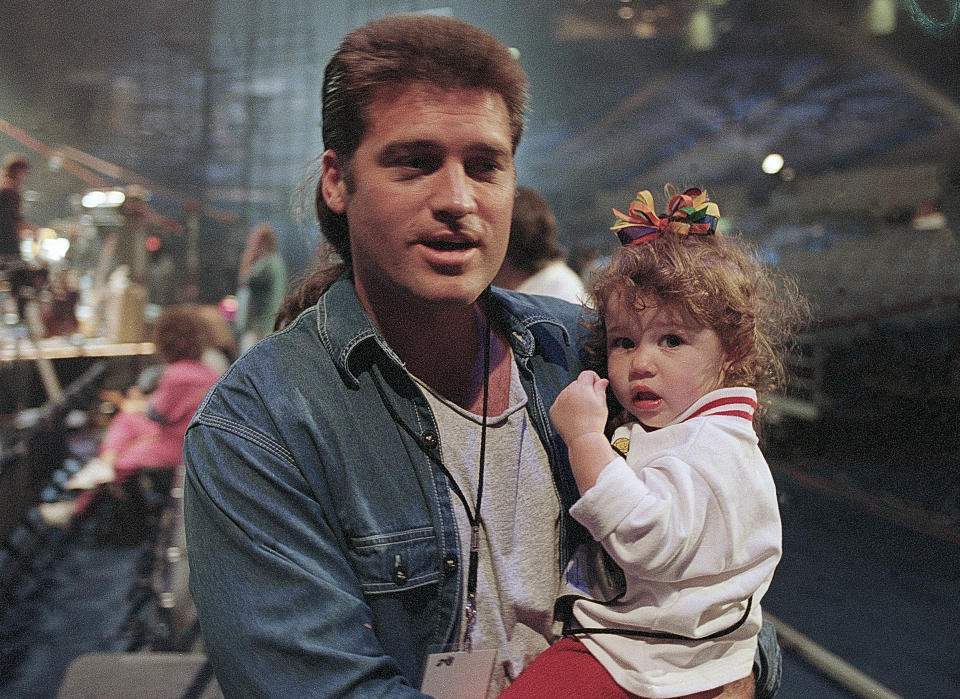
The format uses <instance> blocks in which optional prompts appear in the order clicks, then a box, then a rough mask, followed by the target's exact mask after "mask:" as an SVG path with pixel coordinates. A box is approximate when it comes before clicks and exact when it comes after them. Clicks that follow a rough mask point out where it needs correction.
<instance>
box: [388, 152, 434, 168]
mask: <svg viewBox="0 0 960 699" xmlns="http://www.w3.org/2000/svg"><path fill="white" fill-rule="evenodd" d="M439 164H440V160H439V158H436V157H433V156H430V155H404V156H401V157H398V158H397V159H396V160H395V161H394V165H396V166H397V167H402V168H406V169H408V170H418V171H421V172H433V171H434V170H436V169H437V168H438V167H439Z"/></svg>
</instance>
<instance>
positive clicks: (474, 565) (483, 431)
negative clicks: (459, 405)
mask: <svg viewBox="0 0 960 699" xmlns="http://www.w3.org/2000/svg"><path fill="white" fill-rule="evenodd" d="M480 298H481V299H482V301H483V315H484V320H483V421H482V422H481V423H480V456H479V461H480V463H479V465H478V466H477V498H476V501H475V503H474V506H473V508H472V509H471V507H470V503H469V502H468V501H467V497H466V495H464V494H463V490H461V489H460V485H459V484H458V483H457V481H456V479H455V478H454V477H453V474H451V473H450V471H449V470H448V469H447V467H446V466H445V465H444V464H443V461H442V460H441V459H440V458H439V457H437V456H436V455H435V452H434V449H433V448H432V447H434V446H435V445H433V444H427V443H425V441H424V440H423V438H422V437H421V436H420V435H419V434H417V433H416V431H415V430H414V429H413V428H412V427H410V425H408V424H407V423H406V422H405V421H404V420H403V419H402V418H401V417H400V415H399V414H397V411H396V409H395V408H394V407H393V404H392V403H391V402H390V400H389V399H388V398H387V395H386V392H385V391H384V390H383V387H382V386H381V385H380V380H379V378H378V377H377V375H376V373H375V372H371V376H372V377H373V384H374V386H376V388H377V392H378V393H379V394H380V399H381V400H382V401H383V404H384V406H385V407H386V408H387V412H389V413H390V416H391V417H392V418H393V420H394V422H396V423H397V424H398V425H400V426H401V427H403V429H404V430H405V431H406V432H407V434H409V435H410V436H411V437H413V439H414V441H416V443H417V444H418V445H420V448H421V449H423V451H424V452H426V454H427V455H428V456H429V457H430V458H431V459H432V460H433V462H434V463H436V464H437V466H438V467H439V468H440V470H441V471H443V474H444V475H445V476H446V477H447V480H448V481H449V482H450V488H451V489H452V490H453V492H454V494H455V495H456V496H457V498H458V499H459V500H460V502H461V503H463V509H464V510H465V511H466V513H467V521H468V522H469V523H470V558H469V565H468V567H467V603H466V606H465V607H464V615H465V617H466V619H465V621H466V624H465V626H466V628H465V629H464V633H463V648H464V650H467V651H470V650H472V649H473V629H474V627H475V626H476V623H477V570H478V568H479V566H480V527H481V525H482V523H483V518H482V516H481V515H480V505H481V504H482V502H483V471H484V465H485V463H486V451H487V405H488V401H489V393H490V336H491V335H492V331H491V329H490V287H487V288H486V289H485V290H484V291H483V293H482V294H481V295H480Z"/></svg>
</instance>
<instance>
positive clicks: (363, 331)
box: [317, 276, 570, 388]
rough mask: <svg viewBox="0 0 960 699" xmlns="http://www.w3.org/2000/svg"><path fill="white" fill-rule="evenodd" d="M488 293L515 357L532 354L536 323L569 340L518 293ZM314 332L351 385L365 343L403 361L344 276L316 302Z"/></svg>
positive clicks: (355, 379)
mask: <svg viewBox="0 0 960 699" xmlns="http://www.w3.org/2000/svg"><path fill="white" fill-rule="evenodd" d="M491 292H492V294H491V298H492V300H493V306H492V308H493V315H494V316H495V317H496V318H497V319H498V321H499V322H500V323H501V324H502V325H501V326H502V328H503V330H504V331H505V333H506V336H507V339H508V341H509V342H510V345H511V348H512V349H513V351H514V352H515V353H516V354H517V356H518V357H531V356H533V354H534V352H535V351H536V343H537V340H536V336H535V334H534V332H533V329H534V327H535V326H536V325H537V324H539V323H547V324H550V325H553V326H556V327H558V328H559V329H560V330H561V331H562V333H563V337H564V340H565V342H566V343H567V344H569V343H570V336H569V333H568V332H567V329H566V327H564V325H563V324H562V323H560V322H558V321H557V320H556V319H555V318H554V317H553V316H551V315H549V314H548V313H546V312H544V311H543V310H541V309H539V308H537V307H536V306H533V305H531V304H530V303H528V302H527V301H525V300H524V297H523V296H522V295H518V294H515V293H513V292H510V291H506V290H504V289H498V288H496V287H492V289H491ZM328 309H336V311H335V312H332V311H328ZM317 331H318V332H319V334H320V341H321V342H322V343H323V345H324V347H325V348H326V349H327V350H328V351H329V352H330V356H331V357H333V358H334V362H335V364H336V366H337V370H338V371H339V372H340V375H341V376H342V377H343V380H344V381H345V382H347V384H348V385H349V386H351V387H354V388H355V387H357V386H358V385H359V378H358V376H359V374H360V373H361V372H362V370H363V367H361V366H359V365H358V362H359V361H362V360H361V359H359V358H360V357H361V356H369V355H364V353H357V352H356V350H357V349H358V348H359V347H362V346H364V345H366V344H369V343H373V344H374V345H376V346H377V347H378V348H379V349H380V351H381V352H383V353H384V354H385V355H386V356H387V357H388V358H389V359H390V360H391V361H392V362H395V363H396V364H398V365H400V366H403V362H402V361H401V360H400V358H399V357H398V356H397V355H396V353H394V351H393V350H392V349H391V348H390V346H389V345H388V344H387V341H386V339H385V338H384V337H383V335H381V334H380V331H379V330H378V329H377V327H376V326H375V325H374V324H373V321H372V320H371V319H370V316H368V315H367V312H366V310H365V309H364V308H363V305H362V304H361V303H360V299H359V298H358V297H357V294H356V290H355V289H354V286H353V282H352V281H351V280H350V279H349V278H348V277H346V276H343V277H340V278H339V279H338V280H337V281H336V282H334V283H333V285H332V286H331V287H330V288H329V289H328V290H327V291H326V293H324V294H323V296H321V297H320V300H319V301H318V302H317Z"/></svg>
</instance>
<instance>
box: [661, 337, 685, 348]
mask: <svg viewBox="0 0 960 699" xmlns="http://www.w3.org/2000/svg"><path fill="white" fill-rule="evenodd" d="M660 344H661V345H663V346H664V347H679V346H680V345H682V344H683V338H682V337H680V336H679V335H664V336H663V337H661V338H660Z"/></svg>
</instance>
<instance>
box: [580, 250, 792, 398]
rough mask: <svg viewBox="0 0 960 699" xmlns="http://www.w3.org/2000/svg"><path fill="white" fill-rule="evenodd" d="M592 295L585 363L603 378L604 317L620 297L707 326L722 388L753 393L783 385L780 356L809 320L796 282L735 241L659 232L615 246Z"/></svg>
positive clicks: (641, 306) (790, 346) (604, 356)
mask: <svg viewBox="0 0 960 699" xmlns="http://www.w3.org/2000/svg"><path fill="white" fill-rule="evenodd" d="M590 296H591V300H592V305H593V307H594V310H595V311H596V319H595V321H594V322H592V323H590V324H589V327H590V329H591V331H592V338H591V339H590V340H589V341H588V343H587V350H588V352H589V354H590V357H591V359H590V361H591V362H592V363H593V364H594V367H593V368H594V369H596V370H597V373H599V374H600V375H601V376H606V360H607V357H606V328H605V319H606V317H607V309H608V307H609V304H610V303H612V302H614V301H615V300H616V301H619V300H621V299H622V301H623V302H625V303H628V304H632V305H633V306H634V307H636V308H637V309H638V310H639V309H642V308H644V304H645V302H646V303H649V302H650V301H651V299H654V300H656V302H657V303H662V304H664V305H666V306H667V307H669V308H674V309H677V310H679V311H682V312H683V313H686V314H687V315H689V317H690V318H692V319H693V320H694V321H695V322H697V323H699V324H701V325H703V326H705V327H708V328H712V329H713V330H714V331H715V332H716V333H717V334H718V335H719V336H720V342H721V344H722V346H723V348H724V350H725V351H726V353H727V356H728V358H729V359H730V362H731V365H730V369H729V370H728V371H727V372H726V373H725V376H724V386H746V387H748V388H753V389H755V390H756V391H757V392H758V393H761V392H765V391H771V390H774V389H777V388H780V387H781V386H782V385H783V383H784V368H783V355H784V354H785V353H786V351H787V350H789V349H791V348H792V347H793V343H794V339H795V333H796V331H798V330H800V329H801V328H802V327H804V326H805V325H806V324H807V323H808V322H809V320H810V309H809V305H808V304H807V302H806V300H805V299H804V298H803V297H802V296H801V295H800V293H799V291H798V289H797V286H796V283H795V282H794V281H793V280H792V279H791V278H789V277H788V276H787V275H784V274H781V273H777V272H775V271H774V270H773V269H772V268H770V267H768V266H766V265H765V264H763V263H762V262H761V260H760V258H759V257H758V256H757V255H756V254H755V252H754V251H753V250H752V249H751V248H750V246H748V245H747V244H746V243H745V242H744V241H743V240H742V239H741V238H737V237H730V236H726V235H723V236H721V235H686V236H681V235H675V234H672V233H664V234H663V235H660V236H659V237H658V238H656V239H654V240H651V241H644V242H642V243H638V244H635V245H627V246H624V247H621V248H619V249H618V250H617V251H616V252H615V253H614V254H613V257H612V259H611V261H610V264H609V266H607V268H606V269H604V270H603V271H602V272H600V273H599V275H598V276H597V278H596V280H595V281H594V283H593V285H592V287H591V289H590Z"/></svg>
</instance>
